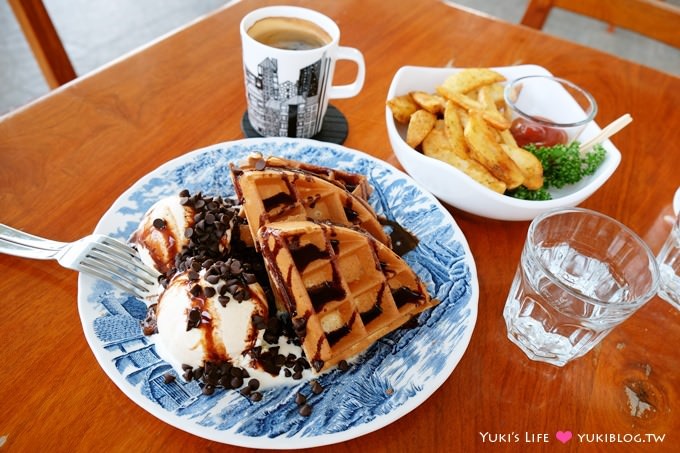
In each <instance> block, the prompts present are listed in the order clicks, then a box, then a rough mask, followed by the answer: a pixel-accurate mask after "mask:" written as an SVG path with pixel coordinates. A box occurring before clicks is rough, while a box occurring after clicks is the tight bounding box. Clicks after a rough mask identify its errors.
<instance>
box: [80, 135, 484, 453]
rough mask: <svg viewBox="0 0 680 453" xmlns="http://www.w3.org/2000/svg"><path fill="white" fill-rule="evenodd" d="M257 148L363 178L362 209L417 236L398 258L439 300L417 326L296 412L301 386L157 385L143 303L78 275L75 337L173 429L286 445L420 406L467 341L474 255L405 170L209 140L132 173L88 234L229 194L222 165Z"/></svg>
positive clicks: (337, 434)
mask: <svg viewBox="0 0 680 453" xmlns="http://www.w3.org/2000/svg"><path fill="white" fill-rule="evenodd" d="M255 151H259V152H261V153H263V154H264V155H276V156H281V157H284V158H290V159H296V160H301V161H305V162H310V163H314V164H318V165H323V166H328V167H336V168H341V169H344V170H349V171H353V172H357V173H362V174H364V175H367V176H368V178H369V182H370V183H371V185H372V186H373V188H374V189H375V190H374V192H373V194H372V195H371V198H370V200H369V201H370V203H371V205H372V206H373V207H374V208H375V210H376V212H377V213H378V214H380V215H384V216H386V217H387V218H388V219H392V220H395V221H397V222H398V223H399V224H401V225H402V226H403V227H405V228H406V229H407V230H409V231H410V232H412V233H414V234H415V235H416V236H417V237H418V238H419V240H420V242H419V245H418V247H417V248H416V249H415V250H412V251H411V252H409V253H407V254H406V255H405V256H404V259H405V260H406V261H407V262H408V263H409V265H410V266H411V267H412V268H413V269H414V270H415V272H416V273H417V274H418V275H419V276H420V277H421V279H422V280H423V281H424V282H425V283H426V284H427V286H428V289H429V291H430V294H431V295H432V296H433V297H435V298H437V299H439V300H440V301H441V303H440V304H439V305H438V306H436V307H435V308H434V309H432V310H429V311H426V312H424V313H422V314H421V315H420V317H419V326H418V327H416V328H413V329H400V330H398V331H395V332H393V333H391V334H390V335H387V336H386V337H384V338H382V339H381V340H379V341H378V342H376V343H375V344H374V345H373V346H371V347H370V348H369V349H368V351H366V352H365V353H364V354H363V355H361V356H360V357H359V358H358V359H357V360H356V361H355V362H354V364H353V365H352V367H351V368H350V370H349V371H347V372H344V373H343V372H340V371H338V370H335V371H331V372H329V373H327V374H324V375H323V376H321V378H320V379H319V381H320V383H321V385H322V386H323V387H324V389H325V390H324V391H323V392H322V393H321V394H320V395H312V396H311V397H310V398H309V403H310V404H311V405H312V406H313V412H312V414H311V416H309V417H303V416H300V415H299V414H298V412H297V410H298V407H297V405H296V404H295V401H294V400H295V394H296V392H297V391H298V390H301V391H303V393H305V394H311V392H309V383H308V382H301V383H300V384H298V385H296V386H290V387H284V388H277V389H272V390H265V391H264V398H263V400H262V401H260V402H252V401H250V400H249V399H247V398H245V397H242V396H241V395H240V394H239V393H238V392H236V391H218V392H215V394H213V395H212V396H204V395H202V394H201V390H200V388H199V386H198V384H197V383H196V382H191V383H185V382H183V380H181V379H177V380H175V381H174V382H172V383H170V384H166V383H164V379H163V374H164V373H166V372H167V371H169V370H170V369H171V368H170V366H169V365H168V364H167V363H165V362H164V361H162V360H161V359H160V358H159V357H158V354H157V353H156V350H155V347H154V337H153V336H151V337H147V336H144V335H143V333H142V330H141V328H140V320H142V319H143V318H144V317H145V314H146V305H145V303H144V302H142V301H140V300H138V299H136V298H134V297H133V296H131V295H129V294H126V293H123V292H121V291H119V290H117V289H115V288H113V287H112V286H110V285H109V284H107V283H105V282H102V281H100V280H97V279H95V278H92V277H89V276H87V275H83V274H81V275H80V278H79V280H78V308H79V311H80V317H81V320H82V323H83V328H84V330H85V336H86V338H87V341H88V342H89V344H90V347H91V348H92V350H93V352H94V354H95V356H96V358H97V360H98V361H99V364H100V365H101V366H102V368H103V369H104V371H105V372H106V374H108V375H109V377H110V378H111V379H112V380H113V381H114V382H115V383H116V385H117V386H118V387H119V388H120V389H121V390H122V391H123V393H125V394H126V395H127V396H128V397H130V398H131V399H132V400H133V401H134V402H135V403H137V404H138V405H140V406H141V407H143V408H144V409H146V410H147V411H148V412H150V413H151V414H153V415H154V416H156V417H158V418H159V419H161V420H163V421H164V422H166V423H169V424H170V425H172V426H175V427H177V428H179V429H181V430H184V431H187V432H190V433H193V434H195V435H197V436H201V437H204V438H207V439H211V440H214V441H218V442H223V443H227V444H232V445H240V446H244V447H251V448H272V449H287V448H290V449H293V448H307V447H315V446H320V445H327V444H331V443H336V442H342V441H345V440H349V439H352V438H355V437H358V436H361V435H363V434H366V433H369V432H371V431H375V430H377V429H379V428H382V427H384V426H386V425H388V424H389V423H392V422H394V421H395V420H397V419H399V418H400V417H402V416H404V415H405V414H407V413H408V412H410V411H412V410H413V409H415V408H416V407H417V406H418V405H419V404H420V403H422V402H423V401H425V400H426V399H427V398H428V397H429V396H430V395H432V393H434V391H435V390H436V389H437V388H438V387H439V386H440V385H441V384H442V383H444V381H445V380H446V379H447V378H448V377H449V375H450V374H451V373H452V372H453V370H454V368H455V367H456V365H457V364H458V362H459V360H460V358H461V357H462V355H463V353H464V352H465V349H466V348H467V345H468V343H469V341H470V337H471V335H472V331H473V329H474V325H475V321H476V317H477V299H478V296H479V288H478V282H477V274H476V269H475V264H474V260H473V258H472V254H471V253H470V249H469V247H468V245H467V242H466V240H465V237H464V236H463V234H462V232H461V231H460V229H459V228H458V226H457V225H456V223H455V221H454V220H453V218H452V217H451V215H450V214H449V213H448V211H446V209H444V208H443V207H442V205H441V204H439V202H438V201H437V200H436V199H435V198H434V197H433V196H432V195H431V194H429V193H428V192H427V191H425V190H424V189H423V188H422V187H420V186H419V185H418V184H417V183H415V182H414V181H413V180H412V179H411V178H410V177H408V176H406V175H405V174H404V173H402V172H400V171H398V170H396V169H395V168H393V167H391V166H390V165H388V164H386V163H384V162H382V161H380V160H377V159H375V158H373V157H371V156H369V155H367V154H364V153H361V152H359V151H355V150H351V149H349V148H345V147H342V146H337V145H330V144H324V143H321V142H317V141H313V140H297V139H278V138H271V139H246V140H241V141H234V142H227V143H222V144H218V145H214V146H209V147H207V148H203V149H200V150H197V151H194V152H191V153H188V154H186V155H184V156H181V157H179V158H177V159H174V160H172V161H170V162H168V163H166V164H164V165H162V166H161V167H159V168H158V169H157V170H155V171H153V172H151V173H150V174H148V175H146V176H145V177H143V178H142V179H141V180H139V181H138V182H137V183H136V184H135V185H133V186H132V187H131V188H130V189H128V190H127V191H126V192H125V193H123V194H122V195H121V196H120V198H118V200H117V201H116V202H115V203H114V204H113V206H112V207H111V208H110V209H109V210H108V211H107V212H106V214H104V216H103V217H102V219H101V221H100V222H99V224H98V225H97V228H96V232H97V233H103V234H108V235H111V236H113V237H117V238H121V239H127V238H128V237H129V236H130V234H131V233H132V231H133V230H134V229H135V228H136V227H137V225H138V223H139V221H140V219H141V218H142V215H143V214H144V213H145V212H146V210H147V209H148V208H149V207H150V206H151V205H152V204H153V203H154V202H155V201H157V200H158V199H160V198H161V197H164V196H168V195H173V194H176V193H178V192H179V191H180V190H182V189H184V188H186V189H189V190H190V191H192V192H197V191H202V192H203V193H204V194H208V195H223V196H232V197H233V194H234V189H233V187H232V184H231V179H230V176H229V163H230V162H239V161H240V160H242V159H243V158H245V157H246V156H247V155H248V154H249V153H251V152H255Z"/></svg>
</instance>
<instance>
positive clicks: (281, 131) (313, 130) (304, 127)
mask: <svg viewBox="0 0 680 453" xmlns="http://www.w3.org/2000/svg"><path fill="white" fill-rule="evenodd" d="M256 23H257V26H256V27H253V26H254V25H256ZM310 24H311V25H310ZM249 32H250V33H249ZM297 34H301V35H303V37H304V38H305V39H304V40H303V41H304V42H297V41H296V40H297V36H294V37H291V35H297ZM310 34H311V35H312V37H314V40H317V41H318V42H315V43H312V42H311V40H310V41H309V42H308V40H307V39H306V37H305V36H304V35H307V36H309V35H310ZM251 35H253V36H256V37H257V39H255V38H254V37H253V36H251ZM339 40H340V29H339V28H338V26H337V24H336V23H335V22H334V21H333V20H332V19H330V18H329V17H327V16H325V15H323V14H321V13H318V12H316V11H313V10H310V9H306V8H299V7H294V6H272V7H266V8H261V9H257V10H255V11H252V12H250V13H249V14H247V15H246V16H245V17H244V18H243V20H241V41H242V45H243V71H244V78H245V87H246V98H247V102H248V120H249V121H250V124H251V126H252V127H253V129H255V131H257V133H259V134H260V135H262V136H268V137H272V136H274V137H277V136H278V137H302V138H309V137H313V136H314V135H316V134H317V133H318V132H319V131H320V130H321V128H322V126H323V119H324V116H325V114H326V109H327V107H328V100H329V99H342V98H349V97H352V96H356V95H357V94H358V93H359V92H360V91H361V88H362V87H363V85H364V78H365V76H366V66H365V63H364V57H363V55H362V54H361V52H360V51H359V50H357V49H354V48H350V47H341V46H339V44H338V42H339ZM261 41H262V42H261ZM290 41H296V42H295V43H294V44H291V43H290ZM338 60H350V61H353V62H355V63H356V65H357V67H358V71H357V77H356V80H355V81H354V82H353V83H350V84H347V85H339V86H333V73H334V70H335V63H336V61H338Z"/></svg>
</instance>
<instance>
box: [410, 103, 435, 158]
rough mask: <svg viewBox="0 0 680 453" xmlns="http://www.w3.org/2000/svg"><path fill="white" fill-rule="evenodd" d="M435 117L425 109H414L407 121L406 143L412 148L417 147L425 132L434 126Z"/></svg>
mask: <svg viewBox="0 0 680 453" xmlns="http://www.w3.org/2000/svg"><path fill="white" fill-rule="evenodd" d="M435 121H437V117H436V116H435V115H433V114H432V113H430V112H428V111H427V110H425V109H420V110H416V111H415V112H414V113H413V114H412V115H411V119H410V120H409V122H408V129H406V143H408V145H409V146H410V147H412V148H417V147H418V145H420V143H421V142H422V141H423V139H424V138H425V137H426V136H427V134H428V133H429V132H430V131H431V130H432V128H433V127H434V123H435Z"/></svg>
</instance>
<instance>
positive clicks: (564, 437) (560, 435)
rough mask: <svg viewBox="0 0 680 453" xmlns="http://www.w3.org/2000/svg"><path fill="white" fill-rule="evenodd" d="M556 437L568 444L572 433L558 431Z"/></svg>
mask: <svg viewBox="0 0 680 453" xmlns="http://www.w3.org/2000/svg"><path fill="white" fill-rule="evenodd" d="M555 437H557V440H559V441H560V442H562V443H563V444H566V443H567V442H569V441H570V440H571V431H557V432H556V433H555Z"/></svg>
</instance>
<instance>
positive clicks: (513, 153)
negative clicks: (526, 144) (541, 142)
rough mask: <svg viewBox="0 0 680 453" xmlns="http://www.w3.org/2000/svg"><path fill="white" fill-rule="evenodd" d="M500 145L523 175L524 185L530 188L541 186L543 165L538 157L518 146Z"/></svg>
mask: <svg viewBox="0 0 680 453" xmlns="http://www.w3.org/2000/svg"><path fill="white" fill-rule="evenodd" d="M501 147H502V148H503V150H504V151H505V152H506V154H507V155H508V156H510V158H511V159H512V160H513V161H514V162H515V164H517V166H518V167H519V169H520V171H521V172H522V174H523V175H524V182H523V183H522V184H523V185H524V187H526V188H527V189H530V190H537V189H540V188H541V187H543V165H541V161H540V160H538V157H536V156H534V155H533V154H532V153H530V152H529V151H527V150H526V149H524V148H520V147H519V146H511V145H506V144H502V145H501Z"/></svg>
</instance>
